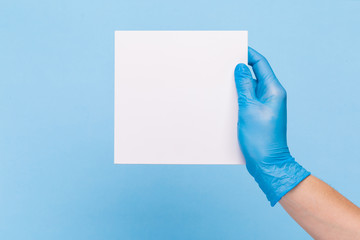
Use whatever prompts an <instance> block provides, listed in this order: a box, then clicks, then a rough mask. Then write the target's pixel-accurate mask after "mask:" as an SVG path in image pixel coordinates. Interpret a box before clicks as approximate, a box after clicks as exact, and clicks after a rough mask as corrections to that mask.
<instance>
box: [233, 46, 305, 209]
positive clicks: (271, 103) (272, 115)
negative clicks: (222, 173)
mask: <svg viewBox="0 0 360 240" xmlns="http://www.w3.org/2000/svg"><path fill="white" fill-rule="evenodd" d="M248 56H249V65H250V66H252V69H253V71H254V73H255V77H256V79H254V78H253V77H252V74H251V72H250V69H249V68H248V67H247V66H246V65H245V64H238V65H237V66H236V68H235V83H236V88H237V93H238V104H239V119H238V139H239V144H240V147H241V150H242V152H243V155H244V157H245V160H246V168H247V169H248V171H249V173H250V174H251V175H252V176H253V177H254V179H255V181H256V182H257V183H258V184H259V186H260V188H261V190H262V191H263V192H264V193H265V195H266V197H267V199H268V200H269V201H270V204H271V206H274V205H275V204H276V203H277V202H278V201H279V200H280V199H281V197H283V196H284V195H285V194H286V193H287V192H289V191H290V190H291V189H293V188H294V187H295V186H296V185H298V184H299V183H300V182H301V181H302V180H304V179H305V178H306V177H307V176H309V175H310V172H308V171H306V170H305V169H304V168H303V167H302V166H301V165H300V164H298V163H297V162H296V161H295V159H294V158H293V157H292V156H291V154H290V152H289V148H288V146H287V140H286V118H287V117H286V91H285V89H284V88H283V87H282V85H281V84H280V82H279V81H278V80H277V78H276V76H275V74H274V72H273V71H272V69H271V67H270V65H269V63H268V61H267V60H266V59H265V58H264V57H263V56H262V55H261V54H259V53H258V52H256V51H255V50H254V49H252V48H249V51H248Z"/></svg>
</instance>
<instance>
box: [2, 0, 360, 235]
mask: <svg viewBox="0 0 360 240" xmlns="http://www.w3.org/2000/svg"><path fill="white" fill-rule="evenodd" d="M359 12H360V1H323V2H319V1H308V2H306V1H298V2H292V1H282V2H278V1H261V2H260V1H238V0H222V1H209V0H201V1H198V0H182V1H176V2H175V1H165V0H157V1H149V0H132V1H130V0H128V1H84V0H82V1H72V0H61V1H60V0H56V1H37V0H35V1H10V0H8V1H1V4H0V30H1V31H0V239H4V240H7V239H22V240H24V239H35V240H39V239H62V240H63V239H87V240H90V239H121V240H147V239H156V240H158V239H161V240H162V239H171V240H176V239H181V240H184V239H186V240H190V239H234V240H235V239H293V240H296V239H310V237H308V235H307V234H306V233H305V232H304V231H303V230H302V229H301V228H300V227H299V226H297V224H296V223H295V222H294V221H293V220H292V219H291V218H290V217H289V216H287V214H286V213H285V212H284V211H283V210H282V209H281V207H280V206H279V205H278V206H276V207H275V208H271V207H270V205H269V203H268V202H267V201H266V199H265V196H264V195H263V193H262V192H261V191H260V189H259V188H258V187H257V185H256V184H255V183H254V181H253V180H252V178H251V177H250V176H249V175H248V173H247V171H246V169H245V167H243V166H141V165H140V166H131V165H128V166H124V165H117V166H115V165H114V164H113V117H114V115H113V100H114V94H113V92H114V89H113V82H114V79H113V77H114V60H113V59H114V46H113V45H114V30H122V29H123V30H124V29H137V30H248V31H249V43H250V45H251V46H253V47H254V48H255V49H257V50H258V51H260V52H261V53H263V54H264V55H265V56H267V57H268V59H269V61H270V62H271V63H272V65H273V68H274V70H275V71H276V73H277V76H278V78H279V79H280V80H281V81H282V82H283V84H284V86H285V87H286V89H287V91H288V95H289V99H288V108H289V110H288V115H289V116H288V118H289V120H288V122H289V123H288V132H289V134H288V138H289V146H290V148H291V151H292V154H293V155H294V156H295V157H296V159H297V160H298V161H299V162H300V163H301V164H302V165H304V166H305V167H306V168H307V169H308V170H310V171H311V172H312V173H313V174H315V175H316V176H318V177H320V178H322V179H323V180H325V181H327V182H328V183H329V184H330V185H332V186H333V187H335V188H336V189H337V190H339V191H340V192H341V193H343V194H344V195H345V196H346V197H348V198H350V199H351V200H352V201H353V202H354V203H356V204H358V205H360V187H359V183H360V174H359V169H360V156H359V149H360V146H359V143H360V126H359V122H360V100H359V96H358V93H359V89H360V78H359V69H360V58H359V53H360V44H359V42H360V31H359V25H360V15H359ZM139 151H141V149H139Z"/></svg>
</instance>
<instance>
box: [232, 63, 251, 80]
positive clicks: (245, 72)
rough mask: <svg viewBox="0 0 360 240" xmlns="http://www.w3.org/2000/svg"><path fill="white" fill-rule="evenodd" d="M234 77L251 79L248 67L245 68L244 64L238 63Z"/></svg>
mask: <svg viewBox="0 0 360 240" xmlns="http://www.w3.org/2000/svg"><path fill="white" fill-rule="evenodd" d="M235 77H250V78H252V76H251V72H250V69H249V67H248V66H246V64H244V63H239V64H238V65H236V67H235Z"/></svg>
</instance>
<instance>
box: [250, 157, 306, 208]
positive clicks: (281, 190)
mask: <svg viewBox="0 0 360 240" xmlns="http://www.w3.org/2000/svg"><path fill="white" fill-rule="evenodd" d="M262 170H263V171H262V174H260V178H258V179H255V180H256V182H258V184H259V186H260V188H261V190H262V191H263V192H264V193H265V195H266V197H267V199H268V200H269V201H270V204H271V206H272V207H273V206H275V204H276V203H277V202H278V201H279V200H280V199H281V198H282V197H283V196H284V195H285V194H286V193H288V192H289V191H290V190H291V189H293V188H294V187H296V186H297V185H298V184H299V183H300V182H301V181H302V180H304V179H305V178H306V177H308V176H309V175H310V172H308V171H307V170H306V169H305V168H303V167H302V166H301V165H300V164H298V163H297V162H296V161H295V160H294V158H291V159H289V160H288V161H285V162H282V163H281V164H277V165H274V166H271V167H269V166H266V168H263V169H262Z"/></svg>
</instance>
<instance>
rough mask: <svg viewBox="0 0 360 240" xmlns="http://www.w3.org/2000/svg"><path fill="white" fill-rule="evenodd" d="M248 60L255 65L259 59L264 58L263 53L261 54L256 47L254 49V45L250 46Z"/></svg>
mask: <svg viewBox="0 0 360 240" xmlns="http://www.w3.org/2000/svg"><path fill="white" fill-rule="evenodd" d="M248 58H249V59H248V62H249V65H250V66H253V65H254V64H255V63H257V62H258V61H260V60H261V59H263V58H264V56H263V55H261V54H260V53H258V52H257V51H256V50H255V49H253V48H252V47H248Z"/></svg>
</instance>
